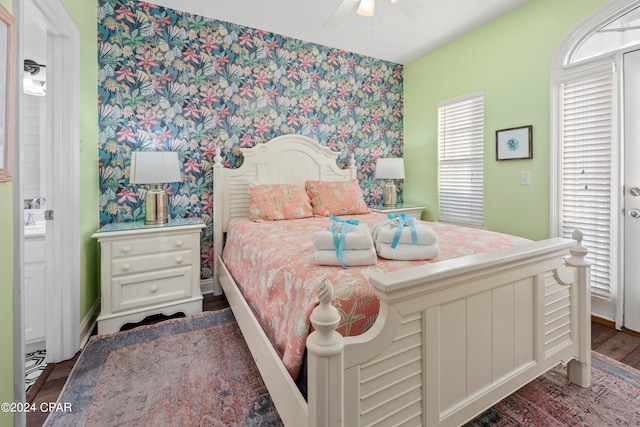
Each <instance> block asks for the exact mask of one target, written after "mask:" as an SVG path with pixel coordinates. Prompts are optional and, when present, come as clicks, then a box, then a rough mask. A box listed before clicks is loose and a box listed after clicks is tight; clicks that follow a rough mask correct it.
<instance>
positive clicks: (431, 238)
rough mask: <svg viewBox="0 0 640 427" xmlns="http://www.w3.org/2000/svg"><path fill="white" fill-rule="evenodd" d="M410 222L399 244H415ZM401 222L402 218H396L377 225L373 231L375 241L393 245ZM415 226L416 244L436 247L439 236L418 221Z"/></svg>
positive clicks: (404, 229)
mask: <svg viewBox="0 0 640 427" xmlns="http://www.w3.org/2000/svg"><path fill="white" fill-rule="evenodd" d="M408 221H409V220H405V224H404V227H403V228H402V231H401V232H400V240H398V243H407V244H411V243H412V242H413V237H412V232H411V228H410V227H409V224H408ZM399 222H400V218H394V219H391V220H389V221H385V222H381V223H379V224H376V225H375V226H374V227H373V229H372V230H371V235H372V237H373V240H374V241H376V242H381V243H393V239H394V238H395V237H396V233H397V232H398V224H399ZM413 224H414V227H415V230H416V237H417V243H416V244H418V245H435V244H436V243H437V242H438V235H437V234H436V232H435V231H433V228H431V227H429V226H428V225H426V224H423V223H421V222H420V221H417V220H416V221H414V222H413Z"/></svg>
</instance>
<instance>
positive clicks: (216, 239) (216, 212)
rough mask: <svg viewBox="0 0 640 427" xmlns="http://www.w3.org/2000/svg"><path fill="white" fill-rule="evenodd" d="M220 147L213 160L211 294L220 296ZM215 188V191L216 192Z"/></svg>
mask: <svg viewBox="0 0 640 427" xmlns="http://www.w3.org/2000/svg"><path fill="white" fill-rule="evenodd" d="M220 150H221V147H220V146H219V145H218V146H217V149H216V155H215V156H214V158H213V294H214V295H222V286H221V285H220V278H219V273H220V267H219V266H218V257H219V256H221V255H222V243H223V240H224V227H223V214H222V212H223V211H222V203H224V202H223V200H222V199H223V197H222V188H223V186H222V181H223V179H224V177H223V173H222V172H223V168H224V165H223V164H222V156H221V155H220ZM216 188H217V190H216Z"/></svg>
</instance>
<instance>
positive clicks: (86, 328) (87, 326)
mask: <svg viewBox="0 0 640 427" xmlns="http://www.w3.org/2000/svg"><path fill="white" fill-rule="evenodd" d="M99 313H100V298H98V299H97V300H96V302H95V304H93V307H91V309H90V310H89V312H88V313H87V315H86V316H84V319H82V322H80V348H84V346H85V345H86V344H87V341H89V337H91V333H92V332H93V330H94V329H95V327H96V324H97V321H98V314H99Z"/></svg>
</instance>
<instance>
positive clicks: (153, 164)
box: [129, 151, 182, 184]
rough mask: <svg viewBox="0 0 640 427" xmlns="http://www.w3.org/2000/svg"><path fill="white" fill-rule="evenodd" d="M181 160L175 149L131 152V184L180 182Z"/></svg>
mask: <svg viewBox="0 0 640 427" xmlns="http://www.w3.org/2000/svg"><path fill="white" fill-rule="evenodd" d="M180 181H182V177H181V176H180V162H179V160H178V153H176V152H175V151H134V152H133V153H131V174H130V177H129V182H130V183H131V184H164V183H167V182H180Z"/></svg>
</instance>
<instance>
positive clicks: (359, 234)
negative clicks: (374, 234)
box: [313, 223, 373, 251]
mask: <svg viewBox="0 0 640 427" xmlns="http://www.w3.org/2000/svg"><path fill="white" fill-rule="evenodd" d="M345 225H347V226H348V228H347V232H346V233H345V239H344V247H343V249H344V250H350V249H359V250H364V249H371V248H373V240H372V238H371V233H370V232H369V228H368V227H367V226H366V225H365V224H360V225H348V224H344V223H336V232H337V233H338V238H339V237H340V233H341V232H342V227H343V226H345ZM313 246H314V248H315V249H316V250H318V251H324V250H330V249H332V250H334V251H335V249H336V247H335V244H334V240H333V231H332V226H331V225H329V226H328V227H327V228H326V229H325V230H322V231H318V232H316V233H313Z"/></svg>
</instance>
